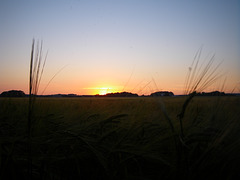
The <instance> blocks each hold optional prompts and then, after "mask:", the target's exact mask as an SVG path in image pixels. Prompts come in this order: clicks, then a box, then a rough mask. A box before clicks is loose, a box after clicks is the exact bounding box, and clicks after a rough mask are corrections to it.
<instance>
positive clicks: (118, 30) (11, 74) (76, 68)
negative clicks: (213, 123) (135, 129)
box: [0, 0, 240, 95]
mask: <svg viewBox="0 0 240 180" xmlns="http://www.w3.org/2000/svg"><path fill="white" fill-rule="evenodd" d="M33 38H35V39H36V40H40V41H41V40H42V41H43V52H44V54H45V53H46V52H47V51H48V57H47V62H46V67H45V69H44V74H43V78H42V81H41V84H40V90H39V94H42V91H43V89H44V88H45V87H46V85H47V84H48V82H49V81H50V80H51V78H52V77H53V76H54V75H55V74H56V73H58V72H59V70H60V69H62V68H63V67H64V68H63V69H62V70H61V72H59V73H58V74H57V75H56V77H55V78H54V79H53V80H52V81H51V83H50V84H49V86H48V87H47V89H46V91H45V92H44V93H43V94H57V93H64V94H68V93H75V94H79V95H86V94H87V95H90V94H105V93H108V92H118V91H128V92H133V93H138V94H139V95H142V94H146V95H147V94H150V93H152V92H154V91H161V90H167V91H172V92H174V94H182V93H183V92H184V82H185V79H186V75H187V72H188V69H189V66H190V65H191V63H192V61H193V59H194V56H195V54H196V52H197V51H198V50H199V48H201V47H202V54H201V60H202V62H204V61H207V60H208V59H209V58H210V57H211V56H212V55H213V54H215V63H214V64H218V63H219V62H220V61H222V60H223V64H222V65H221V67H220V68H219V71H220V72H219V73H223V74H224V76H223V77H222V78H221V79H219V81H216V82H215V83H214V84H213V85H212V86H210V87H209V88H207V89H205V91H212V90H219V89H221V88H222V84H223V82H224V80H225V79H226V83H225V86H224V91H225V92H231V91H232V90H233V89H234V88H235V92H240V1H239V0H38V1H37V0H28V1H27V0H20V1H19V0H1V3H0V93H1V92H2V91H6V90H12V89H15V90H23V91H24V92H25V93H28V79H29V61H30V53H31V45H32V39H33Z"/></svg>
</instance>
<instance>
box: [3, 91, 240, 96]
mask: <svg viewBox="0 0 240 180" xmlns="http://www.w3.org/2000/svg"><path fill="white" fill-rule="evenodd" d="M239 95H240V94H225V93H224V92H220V91H212V92H198V93H197V94H196V96H239ZM27 96H29V95H28V94H25V93H24V92H23V91H21V90H11V91H4V92H2V93H1V94H0V97H27ZM37 96H38V97H139V95H138V94H134V93H130V92H117V93H108V94H105V95H99V94H97V95H77V94H53V95H37ZM149 96H150V97H160V96H170V97H171V96H174V94H173V92H171V91H158V92H154V93H152V94H150V95H148V96H145V95H142V97H149Z"/></svg>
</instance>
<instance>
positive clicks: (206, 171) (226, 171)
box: [0, 96, 240, 179]
mask: <svg viewBox="0 0 240 180" xmlns="http://www.w3.org/2000/svg"><path fill="white" fill-rule="evenodd" d="M187 98H188V96H179V97H162V98H161V97H156V98H154V97H136V98H132V97H131V98H127V97H126V98H124V97H121V98H119V97H118V98H114V97H111V98H110V97H91V98H36V99H35V103H34V107H33V111H32V114H31V121H32V122H31V123H32V124H31V138H30V140H29V137H28V136H27V131H28V123H29V122H28V121H29V106H28V103H29V99H28V98H0V143H1V147H0V152H1V158H0V165H1V166H0V167H1V169H0V170H1V172H0V178H3V179H4V178H9V179H16V178H20V177H22V178H23V179H27V178H29V176H31V179H160V178H162V179H177V178H178V179H212V178H221V177H224V178H225V179H236V178H238V177H239V175H240V174H239V171H238V167H239V166H240V153H239V152H240V141H239V137H240V122H239V120H240V97H231V96H229V97H198V96H197V97H193V99H191V101H190V102H189V103H188V105H187V107H185V110H184V114H182V116H181V115H180V114H181V112H182V111H183V109H184V102H186V100H187ZM29 162H31V163H30V165H29ZM29 166H30V167H31V175H29Z"/></svg>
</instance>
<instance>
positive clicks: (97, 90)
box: [84, 86, 119, 95]
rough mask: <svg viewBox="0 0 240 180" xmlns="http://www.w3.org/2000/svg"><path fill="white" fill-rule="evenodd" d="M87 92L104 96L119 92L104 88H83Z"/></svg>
mask: <svg viewBox="0 0 240 180" xmlns="http://www.w3.org/2000/svg"><path fill="white" fill-rule="evenodd" d="M84 89H88V90H92V93H90V94H93V95H96V94H99V95H106V94H108V93H116V92H119V91H118V90H117V89H116V88H113V87H109V86H104V87H96V88H84Z"/></svg>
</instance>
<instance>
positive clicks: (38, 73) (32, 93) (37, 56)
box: [27, 39, 47, 179]
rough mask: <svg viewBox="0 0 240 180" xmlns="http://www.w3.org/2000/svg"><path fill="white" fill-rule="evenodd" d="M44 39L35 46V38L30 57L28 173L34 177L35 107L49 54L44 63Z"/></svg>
mask: <svg viewBox="0 0 240 180" xmlns="http://www.w3.org/2000/svg"><path fill="white" fill-rule="evenodd" d="M42 44H43V43H42V41H41V45H40V47H39V42H38V43H37V47H36V48H35V39H33V41H32V50H31V59H30V72H29V74H30V76H29V99H28V100H29V104H28V122H27V127H28V128H27V138H28V174H29V179H32V128H33V123H34V120H35V119H34V107H35V102H36V95H37V93H38V89H39V85H40V81H41V78H42V75H43V70H44V67H45V63H46V59H47V54H46V56H45V59H44V62H43V64H42V58H43V57H42Z"/></svg>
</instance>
